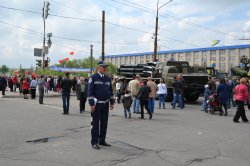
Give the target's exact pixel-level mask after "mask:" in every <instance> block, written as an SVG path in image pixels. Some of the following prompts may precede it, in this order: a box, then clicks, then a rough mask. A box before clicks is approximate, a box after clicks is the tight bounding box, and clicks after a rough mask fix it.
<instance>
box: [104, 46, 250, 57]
mask: <svg viewBox="0 0 250 166" xmlns="http://www.w3.org/2000/svg"><path fill="white" fill-rule="evenodd" d="M240 48H250V44H245V45H232V46H220V47H206V48H192V49H181V50H168V51H158V52H157V53H158V54H169V53H183V52H197V51H212V50H225V49H240ZM152 54H154V52H141V53H131V54H117V55H106V56H105V58H116V57H126V56H142V55H152Z"/></svg>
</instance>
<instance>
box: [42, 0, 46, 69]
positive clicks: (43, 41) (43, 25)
mask: <svg viewBox="0 0 250 166" xmlns="http://www.w3.org/2000/svg"><path fill="white" fill-rule="evenodd" d="M44 9H45V1H44V5H43V64H42V65H43V70H44V58H45V17H44V15H45V11H44Z"/></svg>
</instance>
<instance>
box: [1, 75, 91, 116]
mask: <svg viewBox="0 0 250 166" xmlns="http://www.w3.org/2000/svg"><path fill="white" fill-rule="evenodd" d="M68 76H69V74H68V75H65V76H64V77H62V76H43V75H40V76H37V75H36V74H32V75H31V76H27V75H26V76H17V75H14V76H10V77H7V76H6V75H5V74H2V75H0V91H2V94H1V97H5V96H6V93H5V91H6V89H9V91H10V92H14V93H15V92H16V93H18V92H19V94H20V95H23V98H24V99H29V97H28V95H29V94H30V98H31V99H36V94H37V92H36V91H37V89H38V94H39V103H40V104H43V98H44V94H45V93H48V92H49V91H54V92H58V93H61V94H62V96H63V105H64V106H65V103H67V101H68V100H69V95H68V91H70V92H71V91H72V92H73V93H76V95H77V99H78V100H79V101H80V104H79V105H80V106H79V107H80V113H82V112H84V111H85V103H86V100H87V89H88V87H87V83H86V82H85V78H84V77H73V78H72V79H70V81H69V83H70V85H68V84H69V83H68V82H67V83H66V84H65V83H64V81H63V80H65V79H67V77H68ZM68 79H69V78H68ZM83 85H84V86H83ZM85 85H86V86H85ZM67 86H68V87H67ZM69 86H70V87H69ZM66 89H67V90H66ZM68 89H69V90H68ZM64 98H65V100H64ZM67 107H69V106H68V105H67ZM65 112H66V113H67V109H65V111H64V113H65Z"/></svg>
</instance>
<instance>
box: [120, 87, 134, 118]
mask: <svg viewBox="0 0 250 166" xmlns="http://www.w3.org/2000/svg"><path fill="white" fill-rule="evenodd" d="M122 103H123V107H124V117H125V118H127V113H128V114H129V115H128V118H131V112H130V107H131V105H132V103H133V99H132V96H131V95H130V92H129V91H126V94H125V95H124V96H122Z"/></svg>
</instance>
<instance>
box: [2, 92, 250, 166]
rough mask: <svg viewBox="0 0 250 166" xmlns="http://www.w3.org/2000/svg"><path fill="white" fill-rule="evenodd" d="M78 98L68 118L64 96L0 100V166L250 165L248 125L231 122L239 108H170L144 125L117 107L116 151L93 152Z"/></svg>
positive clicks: (112, 123)
mask: <svg viewBox="0 0 250 166" xmlns="http://www.w3.org/2000/svg"><path fill="white" fill-rule="evenodd" d="M75 98H76V97H75V96H74V97H72V98H71V105H70V115H68V116H65V115H62V114H61V113H62V101H61V98H60V97H51V98H46V99H45V101H44V103H45V104H44V105H39V104H38V99H36V100H30V99H29V100H24V99H22V98H0V166H45V165H46V166H106V165H117V166H141V165H143V166H188V165H190V166H212V165H213V166H214V165H216V166H225V165H227V166H235V165H237V166H249V165H250V132H249V131H250V124H246V123H239V124H235V123H233V121H232V119H233V115H234V113H235V108H232V109H230V110H229V116H227V117H225V116H222V117H220V116H218V115H209V114H206V113H204V112H201V111H200V107H201V106H200V104H199V103H198V104H186V108H185V109H184V110H179V109H176V110H172V109H170V104H169V103H167V109H166V110H163V109H161V110H158V109H156V111H155V114H154V116H153V119H152V120H148V119H146V120H140V119H138V117H139V115H136V114H132V118H131V119H125V118H124V117H123V109H122V106H121V105H116V106H115V110H114V111H111V112H110V117H109V118H110V119H109V127H108V134H107V142H108V143H110V144H112V147H102V148H101V150H94V149H92V147H91V145H90V113H89V111H87V112H85V113H84V114H80V113H79V108H78V101H77V100H76V99H75ZM87 108H89V107H87ZM87 110H89V109H87ZM247 116H248V117H249V119H250V112H249V111H248V112H247ZM147 117H148V115H147V114H146V115H145V118H147Z"/></svg>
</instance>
